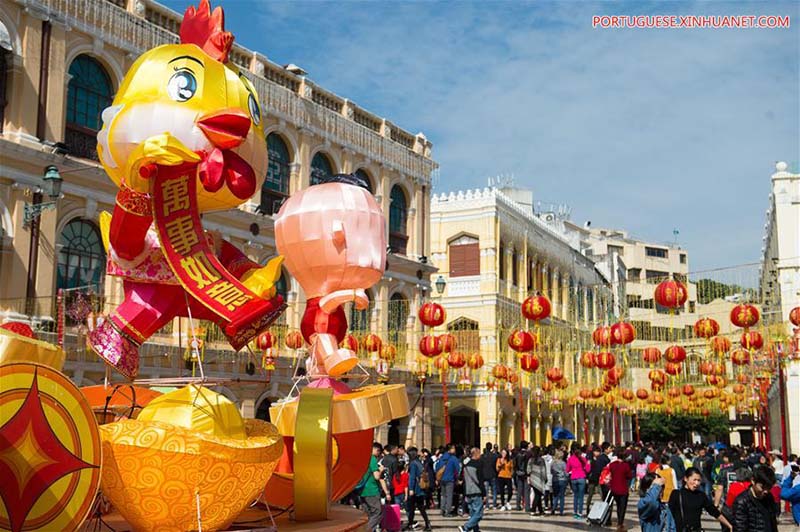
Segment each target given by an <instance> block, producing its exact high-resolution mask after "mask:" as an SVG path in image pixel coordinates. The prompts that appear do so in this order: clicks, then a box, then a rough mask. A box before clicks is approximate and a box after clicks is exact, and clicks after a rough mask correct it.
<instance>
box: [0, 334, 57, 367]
mask: <svg viewBox="0 0 800 532" xmlns="http://www.w3.org/2000/svg"><path fill="white" fill-rule="evenodd" d="M64 358H65V355H64V350H63V349H61V348H60V347H58V346H57V345H55V344H50V343H47V342H42V341H40V340H34V339H33V338H28V337H27V336H22V335H21V334H17V333H14V332H11V331H9V330H6V329H3V328H0V364H13V363H14V362H32V363H35V364H44V365H45V366H50V367H51V368H53V369H55V370H57V371H61V369H62V368H63V367H64Z"/></svg>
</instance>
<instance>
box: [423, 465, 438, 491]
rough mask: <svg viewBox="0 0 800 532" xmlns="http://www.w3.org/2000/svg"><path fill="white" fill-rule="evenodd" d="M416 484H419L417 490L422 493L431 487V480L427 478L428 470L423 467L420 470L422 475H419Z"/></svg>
mask: <svg viewBox="0 0 800 532" xmlns="http://www.w3.org/2000/svg"><path fill="white" fill-rule="evenodd" d="M442 471H444V468H442ZM437 480H438V479H437ZM417 484H419V489H421V490H423V491H427V490H429V489H430V487H431V479H430V478H429V477H428V470H427V469H425V467H423V468H422V473H420V475H419V481H418V482H417Z"/></svg>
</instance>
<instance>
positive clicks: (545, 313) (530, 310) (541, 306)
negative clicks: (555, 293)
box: [522, 295, 550, 321]
mask: <svg viewBox="0 0 800 532" xmlns="http://www.w3.org/2000/svg"><path fill="white" fill-rule="evenodd" d="M522 315H523V316H524V317H525V319H526V320H532V321H541V320H543V319H546V318H547V317H549V316H550V300H549V299H547V298H546V297H544V296H540V295H535V296H531V297H529V298H527V299H526V300H525V301H523V302H522Z"/></svg>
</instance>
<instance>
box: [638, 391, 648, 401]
mask: <svg viewBox="0 0 800 532" xmlns="http://www.w3.org/2000/svg"><path fill="white" fill-rule="evenodd" d="M636 397H638V398H639V400H641V401H646V400H647V398H648V397H650V392H648V391H647V390H645V389H644V388H639V389H638V390H636Z"/></svg>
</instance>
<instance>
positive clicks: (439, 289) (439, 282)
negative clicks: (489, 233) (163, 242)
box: [434, 275, 450, 444]
mask: <svg viewBox="0 0 800 532" xmlns="http://www.w3.org/2000/svg"><path fill="white" fill-rule="evenodd" d="M434 286H435V287H436V293H437V294H439V298H440V299H441V298H442V294H444V289H445V287H446V286H447V281H445V279H444V277H442V276H441V275H440V276H439V277H438V278H437V279H436V282H435V283H434ZM448 402H449V399H448V397H447V374H446V372H442V412H443V414H444V439H445V444H448V443H450V411H449V407H448V404H447V403H448Z"/></svg>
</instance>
